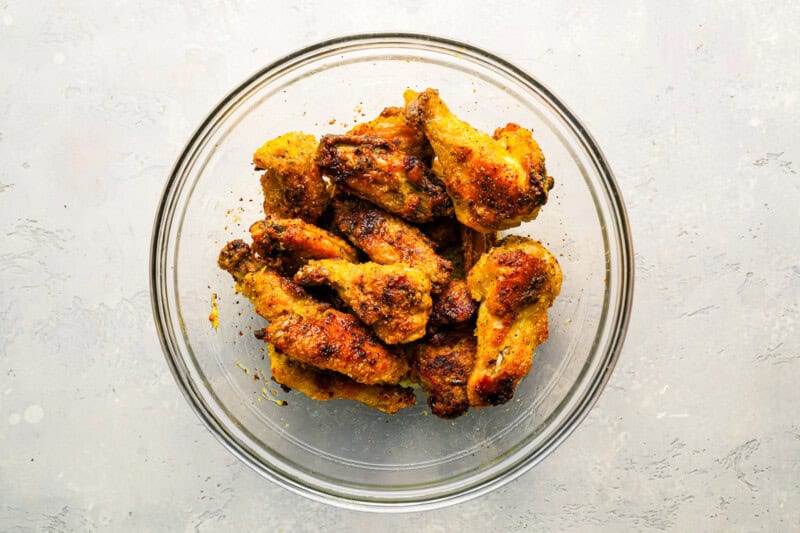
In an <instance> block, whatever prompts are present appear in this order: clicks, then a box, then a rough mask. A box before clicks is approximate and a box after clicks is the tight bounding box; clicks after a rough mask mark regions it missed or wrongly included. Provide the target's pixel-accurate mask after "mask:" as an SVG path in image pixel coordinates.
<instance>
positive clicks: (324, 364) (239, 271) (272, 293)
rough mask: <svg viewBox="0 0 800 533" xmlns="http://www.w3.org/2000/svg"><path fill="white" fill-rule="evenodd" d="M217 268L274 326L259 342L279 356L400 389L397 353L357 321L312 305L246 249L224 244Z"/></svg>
mask: <svg viewBox="0 0 800 533" xmlns="http://www.w3.org/2000/svg"><path fill="white" fill-rule="evenodd" d="M218 263H219V266H220V267H221V268H223V269H224V270H227V271H228V272H230V274H231V275H232V276H233V278H234V279H235V280H236V282H237V290H238V291H239V292H241V293H242V294H243V295H244V296H246V297H247V298H248V299H249V300H250V301H251V302H252V303H253V306H254V308H255V311H256V313H258V314H259V315H261V316H262V317H264V318H265V319H267V320H269V321H270V323H269V325H268V326H267V327H266V328H265V329H263V330H260V331H259V332H257V335H256V336H257V337H259V338H261V339H263V340H266V341H268V342H271V343H272V344H273V345H274V346H275V348H276V349H277V350H278V351H280V352H282V353H285V354H286V355H287V356H289V357H291V358H292V359H296V360H298V361H300V362H303V363H306V364H309V365H312V366H315V367H318V368H321V369H325V370H332V371H335V372H339V373H341V374H344V375H346V376H349V377H350V378H352V379H354V380H356V381H358V382H360V383H366V384H370V385H372V384H396V383H397V382H398V381H399V380H400V379H401V378H402V377H403V376H405V375H406V373H407V372H408V362H407V361H406V359H405V356H404V355H403V354H402V353H401V352H400V351H399V350H397V349H394V348H389V347H387V346H384V345H383V344H381V342H380V341H379V340H378V339H377V338H376V337H375V336H374V334H373V333H372V332H371V331H370V330H368V329H367V328H366V326H364V325H363V324H361V323H360V322H359V321H358V319H356V318H355V317H354V316H352V315H349V314H346V313H342V312H341V311H337V310H336V309H332V308H331V307H330V305H328V304H326V303H323V302H319V301H317V300H315V299H313V298H312V297H310V296H309V295H308V294H307V293H306V292H305V291H304V290H303V289H302V288H301V287H299V286H298V285H297V284H295V283H294V282H293V281H291V280H289V279H286V278H284V277H282V276H281V275H280V274H278V273H277V272H274V271H273V270H271V269H269V268H267V267H266V266H264V264H263V260H261V259H259V258H258V257H257V256H256V255H255V254H254V253H253V251H252V249H251V247H250V246H248V245H247V244H246V243H244V242H242V241H233V242H230V243H228V244H226V245H225V247H224V248H223V249H222V251H221V252H220V255H219V260H218Z"/></svg>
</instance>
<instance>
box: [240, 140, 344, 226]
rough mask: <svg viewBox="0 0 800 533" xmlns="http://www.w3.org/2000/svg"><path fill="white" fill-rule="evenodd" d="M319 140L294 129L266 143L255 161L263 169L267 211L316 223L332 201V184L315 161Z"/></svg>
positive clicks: (265, 211) (265, 207) (262, 181)
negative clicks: (326, 179)
mask: <svg viewBox="0 0 800 533" xmlns="http://www.w3.org/2000/svg"><path fill="white" fill-rule="evenodd" d="M316 154H317V140H316V138H315V137H314V136H313V135H307V134H304V133H299V132H291V133H287V134H285V135H281V136H280V137H276V138H275V139H272V140H270V141H267V142H266V143H264V145H263V146H262V147H261V148H259V149H258V150H257V151H256V152H255V154H253V163H254V164H255V165H256V167H258V168H261V169H264V171H265V172H264V174H263V175H262V176H261V188H262V190H263V191H264V213H265V214H267V215H278V216H282V217H287V218H302V219H303V220H305V221H306V222H314V221H316V220H317V218H319V216H320V215H321V214H322V212H323V211H324V210H325V208H326V207H327V205H328V203H329V202H330V200H331V191H330V187H329V185H328V184H327V183H325V181H324V180H323V179H322V176H321V175H320V172H319V168H318V167H317V164H316V161H315V159H316Z"/></svg>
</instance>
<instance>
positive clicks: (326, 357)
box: [257, 309, 408, 385]
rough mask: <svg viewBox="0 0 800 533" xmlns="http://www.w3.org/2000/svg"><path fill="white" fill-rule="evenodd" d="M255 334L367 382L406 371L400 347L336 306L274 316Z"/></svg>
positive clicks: (391, 379)
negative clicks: (310, 312) (384, 340)
mask: <svg viewBox="0 0 800 533" xmlns="http://www.w3.org/2000/svg"><path fill="white" fill-rule="evenodd" d="M257 336H258V337H259V338H262V339H264V340H266V341H268V342H271V343H272V344H273V346H275V349H276V350H277V351H279V352H283V353H285V354H286V355H288V356H289V357H291V358H292V359H295V360H297V361H300V362H302V363H306V364H308V365H311V366H315V367H317V368H321V369H323V370H332V371H334V372H339V373H340V374H344V375H346V376H348V377H350V378H352V379H354V380H356V381H358V382H359V383H365V384H367V385H376V384H397V383H398V382H399V381H400V379H401V378H403V377H404V376H405V375H406V374H407V373H408V362H407V361H406V358H405V356H404V354H403V353H402V352H401V351H400V350H398V349H396V348H389V347H387V346H384V345H383V344H381V343H380V341H378V339H376V338H375V336H374V335H373V334H372V332H371V331H369V330H367V329H366V327H365V326H364V325H363V324H362V323H361V322H359V321H358V319H357V318H356V317H354V316H353V315H349V314H347V313H342V312H341V311H337V310H336V309H326V310H325V311H322V312H321V313H319V314H318V315H316V316H313V317H304V316H300V315H292V314H289V315H285V316H282V317H279V318H276V319H275V320H273V321H272V322H270V324H269V325H268V326H267V327H266V328H265V329H263V330H261V331H260V332H258V335H257Z"/></svg>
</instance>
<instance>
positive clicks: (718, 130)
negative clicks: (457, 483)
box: [0, 0, 800, 531]
mask: <svg viewBox="0 0 800 533" xmlns="http://www.w3.org/2000/svg"><path fill="white" fill-rule="evenodd" d="M266 4H267V3H266V2H232V1H231V2H208V1H205V2H195V1H182V2H163V3H162V2H154V1H135V2H134V1H131V2H110V1H109V2H99V1H98V2H81V1H75V2H22V1H12V2H2V3H0V72H2V75H0V243H2V244H0V324H2V326H0V453H1V455H0V530H2V531H69V530H78V531H94V530H98V531H100V530H106V531H128V530H149V531H157V530H163V531H180V530H188V531H223V530H238V531H245V530H262V531H316V530H321V529H323V528H324V529H326V530H349V531H352V530H374V531H400V530H409V529H411V530H421V531H450V530H459V531H480V530H483V529H486V528H487V526H490V527H491V528H492V529H494V530H497V531H521V530H525V529H536V530H561V531H564V530H580V531H591V530H597V531H620V530H680V531H715V530H716V531H757V530H760V531H797V530H798V528H800V417H798V403H799V401H800V387H798V384H797V382H798V378H800V331H798V318H799V315H800V311H799V310H798V305H799V303H800V302H799V300H800V289H799V287H800V223H799V222H798V204H800V175H798V172H800V168H798V167H800V163H795V161H800V143H799V142H798V141H799V140H800V138H799V137H798V122H799V121H800V69H798V49H800V38H798V33H799V32H800V7H798V4H797V3H795V2H791V1H770V2H763V1H762V2H739V3H728V2H704V3H702V5H700V4H697V3H695V2H668V3H666V2H665V3H656V2H589V3H587V2H578V3H574V4H571V5H563V4H564V3H562V2H550V3H547V5H542V3H540V2H537V3H534V4H522V3H510V2H502V3H491V2H486V1H481V2H464V3H455V2H453V3H451V2H445V1H439V2H418V1H413V0H406V1H405V2H403V3H402V5H401V6H400V7H388V6H386V5H384V4H385V3H384V2H374V3H368V2H364V3H363V4H362V3H361V2H344V1H339V2H335V3H323V2H305V1H297V2H292V3H287V2H279V3H270V5H266ZM386 30H395V31H414V32H423V33H432V34H439V35H442V36H445V37H451V38H456V39H462V40H466V41H469V42H472V43H474V44H476V45H478V46H481V47H484V48H486V49H488V50H490V51H494V52H496V53H497V54H499V55H501V56H503V57H505V58H506V59H508V60H510V61H511V62H513V63H516V64H517V65H519V66H521V67H523V68H525V69H526V70H528V71H530V72H532V73H533V74H534V75H536V76H537V77H538V78H539V79H541V80H542V81H544V82H545V83H546V84H547V85H549V86H550V87H551V88H552V89H553V90H554V91H555V93H556V94H558V95H559V96H560V97H561V98H562V99H563V100H564V101H565V102H567V103H568V105H570V106H571V107H572V109H573V110H574V111H575V112H576V113H577V115H578V116H579V117H581V118H582V119H583V120H584V122H585V123H586V124H587V126H588V127H589V129H590V131H591V132H592V133H593V134H594V135H595V137H596V138H597V139H598V141H599V143H600V145H601V147H602V148H603V149H604V151H605V153H606V155H607V157H608V159H609V161H610V163H611V166H612V168H613V169H614V170H615V172H616V176H617V179H618V181H619V184H620V187H621V189H622V191H623V194H624V196H625V200H626V202H627V205H628V209H629V215H630V220H631V225H632V228H633V236H634V245H635V249H636V262H637V279H636V295H635V302H634V314H633V318H632V321H631V327H630V331H629V334H628V340H627V343H626V346H625V348H624V351H623V353H622V356H621V359H620V362H619V364H618V366H617V369H616V371H615V373H614V375H613V377H612V379H611V382H610V384H609V386H608V388H607V389H606V391H605V393H604V394H603V396H602V398H601V399H600V401H599V403H598V404H597V406H596V407H595V409H594V410H593V412H592V413H591V415H590V416H589V417H588V419H587V420H586V421H585V422H584V423H583V425H582V426H581V427H580V428H579V429H578V430H577V431H576V432H575V434H574V435H573V436H572V437H571V438H570V439H568V441H567V442H566V443H565V444H564V445H563V446H561V447H560V448H559V449H558V450H557V451H556V452H555V453H554V454H553V455H552V456H550V457H549V458H548V459H547V460H546V461H545V462H544V463H543V464H541V465H540V466H538V467H536V468H535V469H534V470H533V471H531V472H529V473H528V474H526V475H525V476H523V477H522V478H521V479H519V480H518V481H516V482H514V483H512V484H510V485H508V486H506V487H505V488H503V489H501V490H498V491H496V492H494V493H492V494H490V495H488V496H486V497H483V498H481V499H480V500H477V501H472V502H469V503H467V504H464V505H460V506H456V507H451V508H447V509H444V510H439V511H433V512H427V513H421V514H415V515H405V516H376V515H372V514H362V513H357V512H351V511H344V510H339V509H334V508H330V507H327V506H325V505H322V504H317V503H313V502H311V501H308V500H306V499H304V498H302V497H299V496H295V495H293V494H290V493H288V492H287V491H285V490H283V489H281V488H279V487H277V486H275V485H273V484H271V483H269V482H267V481H265V480H264V479H262V478H261V477H259V476H258V475H257V474H256V473H254V472H252V471H251V470H249V469H248V468H246V467H245V466H243V465H241V464H239V462H238V461H237V460H236V459H234V457H233V456H232V455H230V454H229V453H228V452H227V451H226V450H225V449H224V448H223V447H222V446H221V445H220V444H218V443H217V441H216V440H215V439H214V438H213V437H212V436H211V435H210V434H209V432H208V431H207V430H206V429H205V428H204V427H203V426H202V425H201V424H200V422H199V421H198V420H197V418H196V417H195V416H194V414H193V413H192V412H191V410H190V408H189V406H188V405H187V404H186V402H185V401H184V399H183V398H182V396H181V395H180V393H179V391H178V389H177V387H176V386H175V384H174V382H173V379H172V377H171V375H170V374H169V372H168V370H167V366H166V364H165V362H164V359H163V356H162V354H161V349H160V347H159V344H158V341H157V338H156V334H155V328H154V326H153V322H152V317H151V313H150V301H149V293H148V270H147V260H148V253H149V249H148V247H149V240H150V231H151V223H152V218H153V214H154V211H155V207H156V204H157V202H158V199H159V195H160V193H161V189H162V187H163V184H164V182H165V179H166V175H167V173H168V171H169V169H170V166H171V165H172V163H173V161H174V160H175V158H176V157H177V156H178V154H179V152H180V150H181V148H182V146H183V144H184V142H185V141H186V139H187V138H188V136H189V135H190V133H191V132H192V131H193V130H194V128H195V127H196V126H197V125H198V124H199V122H200V121H201V120H202V118H203V117H204V116H205V115H206V113H207V112H208V111H209V110H210V109H211V107H212V106H213V105H214V104H216V103H217V101H218V100H219V99H220V98H221V97H222V96H223V95H224V94H225V93H226V92H227V91H229V90H230V89H231V88H233V87H234V86H235V85H236V84H238V83H239V82H240V81H241V80H242V79H244V78H245V77H246V76H248V75H250V74H251V73H252V72H254V71H255V70H257V69H258V68H260V67H261V66H263V65H264V64H266V63H269V62H271V61H273V60H275V59H277V58H278V57H280V56H282V55H284V54H286V53H288V52H291V51H293V50H295V49H297V48H300V47H303V46H305V45H307V44H310V43H312V42H315V41H319V40H322V39H325V38H328V37H333V36H339V35H343V34H348V33H357V32H366V31H386Z"/></svg>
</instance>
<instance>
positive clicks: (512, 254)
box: [467, 236, 561, 407]
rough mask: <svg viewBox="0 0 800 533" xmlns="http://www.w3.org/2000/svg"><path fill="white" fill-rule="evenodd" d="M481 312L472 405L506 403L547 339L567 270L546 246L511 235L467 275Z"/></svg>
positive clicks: (471, 380)
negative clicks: (563, 271) (551, 309)
mask: <svg viewBox="0 0 800 533" xmlns="http://www.w3.org/2000/svg"><path fill="white" fill-rule="evenodd" d="M467 285H468V287H469V290H470V293H471V294H472V297H473V298H475V299H476V300H479V301H481V305H480V308H479V309H478V326H477V337H478V353H477V357H476V359H475V367H474V369H473V371H472V374H471V375H470V378H469V383H468V385H467V392H468V395H469V402H470V405H472V406H473V407H483V406H486V405H499V404H503V403H506V402H507V401H509V400H510V399H511V398H512V397H513V396H514V390H515V389H516V387H517V384H518V383H519V381H520V380H521V379H522V378H523V377H525V376H526V375H527V374H528V372H529V371H530V368H531V363H532V360H533V352H534V350H535V349H536V347H537V346H538V345H540V344H541V343H543V342H544V341H545V340H547V334H548V329H547V309H548V308H549V307H550V305H552V303H553V300H554V299H555V297H556V296H558V293H559V292H560V290H561V268H560V267H559V265H558V261H557V260H556V258H555V257H554V256H553V255H552V254H551V253H550V252H548V251H547V250H546V249H545V248H544V246H542V245H541V244H540V243H538V242H536V241H534V240H532V239H528V238H525V237H516V236H515V237H506V238H505V239H503V240H502V241H501V242H500V243H499V244H498V246H497V247H495V248H492V249H491V250H489V252H488V253H487V254H484V255H483V256H482V257H481V258H480V260H479V261H478V262H477V263H476V264H475V266H474V267H472V270H470V272H469V275H468V276H467Z"/></svg>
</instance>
